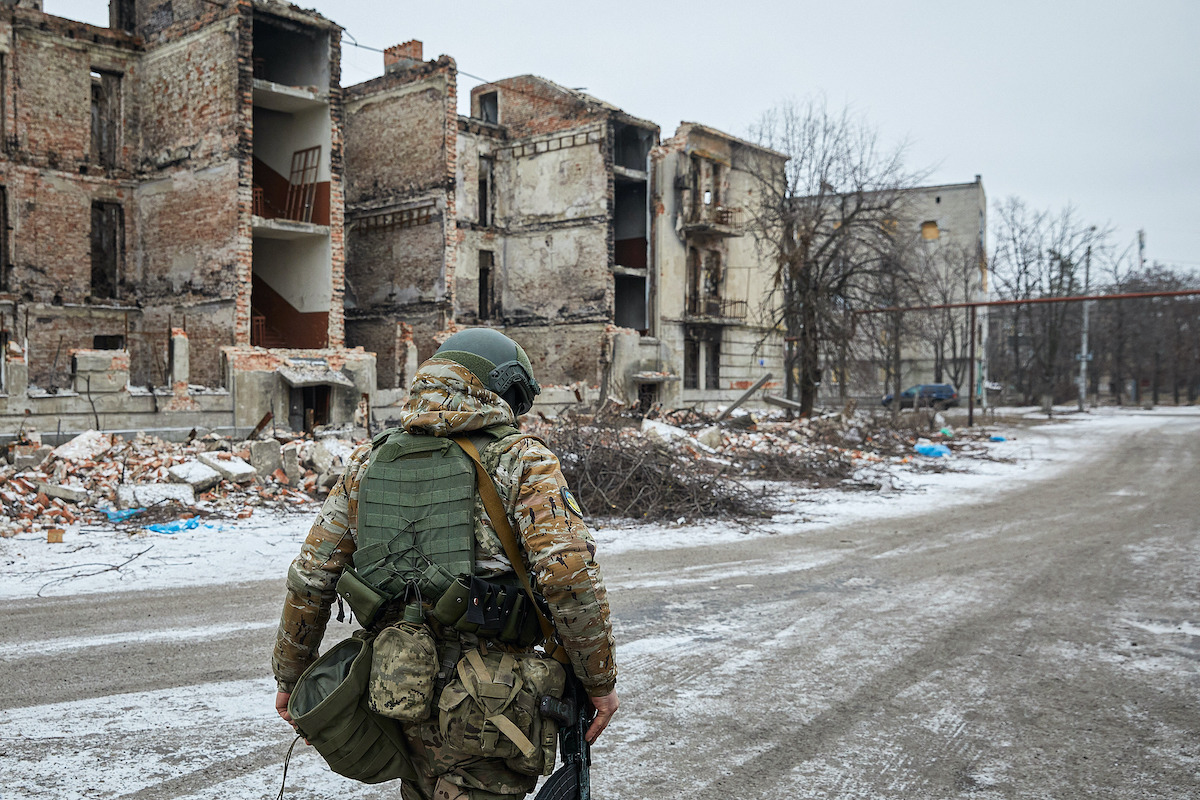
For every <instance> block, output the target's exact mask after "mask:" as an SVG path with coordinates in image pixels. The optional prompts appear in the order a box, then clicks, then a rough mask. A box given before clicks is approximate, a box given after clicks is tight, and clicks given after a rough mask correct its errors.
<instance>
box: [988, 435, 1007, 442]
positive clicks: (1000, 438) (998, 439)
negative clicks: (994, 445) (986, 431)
mask: <svg viewBox="0 0 1200 800" xmlns="http://www.w3.org/2000/svg"><path fill="white" fill-rule="evenodd" d="M988 441H989V442H1007V441H1008V439H1006V438H1005V437H1003V436H993V437H991V438H990V439H988Z"/></svg>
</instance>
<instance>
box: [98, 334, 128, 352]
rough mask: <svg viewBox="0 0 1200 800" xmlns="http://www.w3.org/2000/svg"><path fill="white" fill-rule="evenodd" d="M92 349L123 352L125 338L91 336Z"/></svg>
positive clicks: (117, 336)
mask: <svg viewBox="0 0 1200 800" xmlns="http://www.w3.org/2000/svg"><path fill="white" fill-rule="evenodd" d="M92 349H93V350H124V349H125V337H124V336H119V335H115V336H93V337H92Z"/></svg>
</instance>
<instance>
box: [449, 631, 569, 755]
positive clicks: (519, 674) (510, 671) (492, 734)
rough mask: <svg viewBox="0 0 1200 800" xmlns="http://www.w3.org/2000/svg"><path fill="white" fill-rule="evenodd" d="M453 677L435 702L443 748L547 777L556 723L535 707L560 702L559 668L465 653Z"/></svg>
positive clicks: (529, 658) (537, 660) (524, 657)
mask: <svg viewBox="0 0 1200 800" xmlns="http://www.w3.org/2000/svg"><path fill="white" fill-rule="evenodd" d="M455 672H456V675H455V677H454V679H453V680H451V681H450V683H449V684H447V686H446V688H445V689H443V690H442V695H441V698H440V699H439V700H438V726H439V728H440V731H441V735H442V740H443V741H444V742H445V744H446V745H447V746H448V747H450V748H451V749H453V750H455V751H457V752H460V753H465V754H468V755H474V756H481V757H484V758H502V759H504V761H505V764H506V765H507V766H508V767H509V768H510V769H512V770H513V771H515V772H520V773H521V774H523V775H549V774H550V773H551V772H552V771H553V769H554V759H555V746H556V742H557V736H558V723H557V722H555V721H554V720H553V719H551V718H550V717H548V716H543V715H542V713H541V711H540V707H541V700H542V698H543V697H547V696H548V697H554V698H561V697H562V695H563V691H564V689H565V685H566V673H565V672H564V670H563V667H562V665H561V664H559V663H558V662H557V661H554V660H553V659H550V658H546V657H545V656H541V655H538V654H535V653H501V652H496V651H492V652H490V653H488V654H487V655H483V654H482V653H480V651H478V650H468V651H467V654H466V656H465V657H464V658H462V659H461V660H460V661H459V662H458V665H457V667H456V670H455Z"/></svg>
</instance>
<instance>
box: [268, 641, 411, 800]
mask: <svg viewBox="0 0 1200 800" xmlns="http://www.w3.org/2000/svg"><path fill="white" fill-rule="evenodd" d="M372 644H373V641H372V637H371V636H370V635H366V634H362V633H361V632H358V633H356V634H355V635H354V636H353V637H351V638H349V639H345V640H344V641H341V642H338V643H337V644H336V645H334V646H333V647H332V648H330V649H329V651H328V652H326V653H325V654H324V655H323V656H321V657H320V658H318V659H317V660H316V661H314V662H313V663H312V665H311V666H309V668H308V669H306V670H305V671H304V674H303V675H301V676H300V680H299V681H298V682H297V683H296V687H295V688H294V689H293V690H292V696H291V699H290V700H289V701H288V713H289V714H290V715H291V717H292V721H293V722H294V723H295V725H296V730H298V731H299V732H300V734H301V735H302V736H304V738H305V739H306V740H307V741H308V742H309V743H310V744H311V745H312V746H313V747H314V748H316V750H317V752H318V753H320V754H321V757H322V758H324V759H325V761H326V762H327V763H328V764H329V768H330V769H332V770H333V771H334V772H336V773H337V774H339V775H343V776H345V777H347V778H351V779H353V780H356V781H362V782H363V783H382V782H383V781H390V780H393V779H395V778H402V779H404V780H416V778H417V771H416V769H415V768H414V766H413V763H412V758H411V755H410V754H409V750H408V745H407V744H406V743H405V740H404V735H403V733H402V732H401V730H400V724H399V723H398V722H395V721H393V720H390V719H388V718H387V717H381V716H379V715H378V714H375V713H374V712H372V711H371V708H370V706H369V704H368V701H367V696H366V695H367V684H368V680H369V675H370V672H371V654H372Z"/></svg>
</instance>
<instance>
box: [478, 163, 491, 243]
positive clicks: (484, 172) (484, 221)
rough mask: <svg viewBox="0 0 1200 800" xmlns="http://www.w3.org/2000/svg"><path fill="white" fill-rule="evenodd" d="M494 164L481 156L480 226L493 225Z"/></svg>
mask: <svg viewBox="0 0 1200 800" xmlns="http://www.w3.org/2000/svg"><path fill="white" fill-rule="evenodd" d="M493 167H494V162H493V161H492V159H490V158H486V157H483V156H481V157H480V159H479V224H480V225H483V226H485V227H486V226H488V225H491V224H492V213H491V203H492V176H493V175H494V173H495V170H494V168H493Z"/></svg>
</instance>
